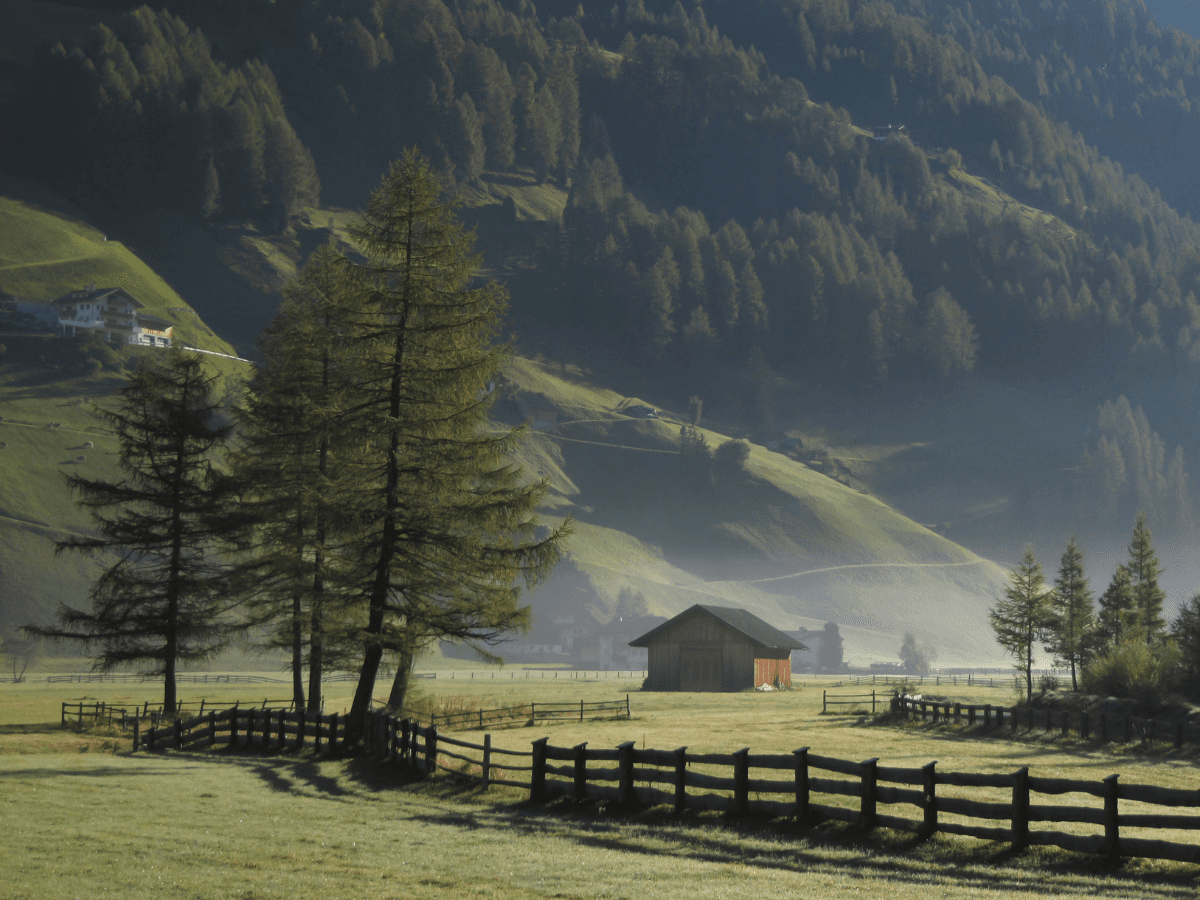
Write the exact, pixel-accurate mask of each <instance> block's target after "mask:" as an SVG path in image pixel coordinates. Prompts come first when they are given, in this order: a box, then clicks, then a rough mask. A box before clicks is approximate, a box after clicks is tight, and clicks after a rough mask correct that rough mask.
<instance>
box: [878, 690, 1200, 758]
mask: <svg viewBox="0 0 1200 900" xmlns="http://www.w3.org/2000/svg"><path fill="white" fill-rule="evenodd" d="M891 706H892V712H894V713H899V714H900V715H903V716H907V717H909V718H916V719H920V720H921V721H922V722H933V723H934V724H938V723H947V724H949V723H951V722H953V723H955V724H962V723H964V722H965V724H967V725H968V726H975V725H981V726H983V728H984V729H995V730H996V732H997V733H1003V730H1004V729H1005V728H1009V729H1011V730H1012V731H1016V730H1018V729H1019V728H1020V727H1021V723H1022V721H1024V723H1025V727H1026V728H1027V729H1028V730H1030V731H1034V730H1037V729H1038V728H1039V727H1040V728H1041V729H1042V730H1043V731H1048V732H1049V731H1056V732H1059V733H1061V734H1062V736H1063V737H1068V736H1070V735H1071V733H1072V732H1073V733H1075V734H1076V735H1078V736H1079V737H1080V738H1081V739H1083V740H1085V741H1087V740H1092V739H1096V740H1099V741H1104V742H1107V741H1120V742H1122V743H1126V744H1128V743H1130V742H1132V741H1134V740H1138V741H1141V742H1143V743H1149V742H1151V741H1155V740H1161V741H1166V742H1170V743H1173V744H1174V745H1175V746H1176V747H1182V746H1183V745H1184V743H1185V742H1192V743H1200V726H1197V725H1195V724H1191V723H1188V722H1186V721H1183V720H1176V721H1164V720H1161V719H1148V718H1140V717H1138V716H1131V715H1125V714H1118V713H1097V714H1096V715H1095V716H1093V715H1092V714H1091V713H1089V712H1088V711H1087V710H1086V709H1084V710H1069V709H1062V710H1052V709H1035V708H1034V707H1028V706H1027V707H1020V706H1009V707H1005V706H993V705H990V704H970V703H955V702H952V701H942V700H928V699H925V698H921V699H916V698H914V697H910V696H908V695H906V694H899V695H897V696H895V697H893V698H892V701H891Z"/></svg>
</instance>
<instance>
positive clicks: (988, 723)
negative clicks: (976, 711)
mask: <svg viewBox="0 0 1200 900" xmlns="http://www.w3.org/2000/svg"><path fill="white" fill-rule="evenodd" d="M983 727H984V728H985V729H988V728H991V727H992V707H991V706H990V705H988V704H986V703H985V704H984V705H983Z"/></svg>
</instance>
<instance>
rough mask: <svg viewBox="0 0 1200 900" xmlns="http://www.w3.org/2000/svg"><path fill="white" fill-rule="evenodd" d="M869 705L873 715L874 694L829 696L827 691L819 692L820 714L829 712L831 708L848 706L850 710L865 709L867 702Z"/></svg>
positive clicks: (872, 692)
mask: <svg viewBox="0 0 1200 900" xmlns="http://www.w3.org/2000/svg"><path fill="white" fill-rule="evenodd" d="M868 701H869V702H870V704H871V713H872V715H873V714H874V713H875V703H876V698H875V692H874V691H871V693H869V694H830V693H829V691H821V712H823V713H827V712H829V707H831V706H849V707H851V708H852V709H858V708H859V707H862V708H866V705H867V702H868Z"/></svg>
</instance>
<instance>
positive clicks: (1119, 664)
mask: <svg viewBox="0 0 1200 900" xmlns="http://www.w3.org/2000/svg"><path fill="white" fill-rule="evenodd" d="M1179 662H1180V656H1179V650H1178V649H1177V648H1176V647H1175V645H1174V644H1173V643H1163V644H1157V645H1155V646H1147V645H1146V644H1145V643H1144V642H1142V641H1123V642H1122V643H1120V644H1117V645H1116V646H1115V647H1111V648H1109V649H1108V650H1105V651H1104V652H1103V653H1101V654H1100V655H1099V656H1097V657H1096V658H1095V659H1093V660H1092V662H1091V664H1090V665H1089V666H1088V667H1087V669H1086V670H1085V671H1084V677H1083V683H1084V687H1085V689H1086V690H1088V691H1089V692H1091V693H1096V694H1109V695H1111V696H1114V697H1127V698H1130V699H1133V700H1137V701H1139V702H1141V703H1147V704H1159V703H1161V702H1163V700H1164V699H1165V698H1166V695H1167V694H1168V693H1169V692H1170V691H1171V690H1173V689H1174V688H1175V685H1176V683H1177V681H1178V677H1179Z"/></svg>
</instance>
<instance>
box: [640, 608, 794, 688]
mask: <svg viewBox="0 0 1200 900" xmlns="http://www.w3.org/2000/svg"><path fill="white" fill-rule="evenodd" d="M685 651H688V652H689V653H694V652H696V651H699V652H703V651H711V652H714V653H719V654H720V659H721V682H720V690H722V691H741V690H746V689H748V688H752V687H755V686H756V685H757V684H772V683H774V681H775V679H776V678H778V679H779V682H780V684H789V685H790V684H791V683H792V670H791V662H790V657H791V651H789V650H786V649H784V650H764V649H762V648H758V647H756V646H755V645H754V644H753V643H751V642H750V640H749V639H747V638H746V636H745V635H743V634H742V633H741V632H739V631H736V630H734V629H732V628H730V627H728V626H727V625H724V624H723V623H722V622H720V621H718V620H717V619H714V618H713V617H712V616H710V615H708V614H707V613H704V612H702V611H699V610H698V611H696V612H695V613H693V614H692V615H691V616H688V617H687V618H685V619H683V620H681V621H678V622H672V623H668V626H667V627H666V629H665V630H664V631H663V633H661V634H660V635H659V636H658V638H657V640H655V642H654V643H653V644H651V645H650V647H649V654H648V671H647V678H646V687H647V689H648V690H654V691H678V690H682V689H683V686H682V682H681V675H682V662H683V656H684V652H685ZM760 668H761V669H762V672H763V673H765V676H766V677H765V679H764V680H756V675H758V674H759V672H758V670H759V669H760Z"/></svg>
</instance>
